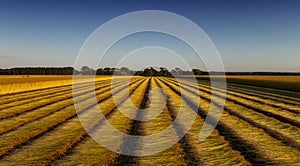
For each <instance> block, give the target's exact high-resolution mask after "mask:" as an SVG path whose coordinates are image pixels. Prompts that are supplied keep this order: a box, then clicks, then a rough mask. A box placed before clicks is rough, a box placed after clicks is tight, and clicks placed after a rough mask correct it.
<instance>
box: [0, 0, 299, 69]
mask: <svg viewBox="0 0 300 166" xmlns="http://www.w3.org/2000/svg"><path fill="white" fill-rule="evenodd" d="M137 10H165V11H170V12H174V13H177V14H179V15H182V16H184V17H186V18H188V19H190V20H192V21H193V22H195V23H196V24H198V25H199V26H200V27H201V28H202V29H203V30H204V31H205V32H206V33H207V34H208V36H209V37H210V38H211V40H212V41H213V42H214V44H215V46H216V48H217V49H218V51H219V52H220V55H221V57H222V59H223V62H224V65H225V68H226V70H228V71H296V72H299V71H300V65H299V64H300V1H297V0H294V1H289V0H287V1H284V0H282V1H275V0H274V1H271V0H251V1H250V0H249V1H246V0H242V1H230V0H228V1H227V0H226V1H214V0H207V1H194V2H192V1H191V2H187V1H176V0H175V1H174V0H170V1H168V0H160V1H107V2H104V1H55V0H51V1H50V0H49V1H46V0H43V1H41V0H20V1H15V0H0V68H11V67H20V66H73V65H74V61H75V58H76V56H77V53H78V51H79V50H80V47H81V46H82V44H83V43H84V41H85V40H86V39H87V37H88V36H89V35H90V34H91V33H92V32H93V31H94V30H96V29H97V28H98V27H99V26H100V25H102V24H103V23H105V22H106V21H108V20H110V19H113V18H115V17H117V16H119V15H122V14H125V13H128V12H133V11H137ZM154 36H155V35H154ZM137 37H138V35H137ZM148 38H149V35H148V37H147V35H146V37H145V38H144V40H145V39H147V40H148ZM150 38H151V37H150ZM160 38H161V37H159V35H158V38H157V39H160ZM163 38H164V37H163ZM121 43H122V42H121ZM133 43H134V42H133ZM174 43H176V42H174ZM177 48H178V47H177ZM156 51H158V50H157V49H156ZM158 52H159V51H158ZM162 52H164V51H162ZM187 56H188V55H187ZM152 63H154V62H152ZM134 64H136V62H135V63H133V64H128V65H129V66H128V67H132V68H137V67H138V66H135V65H134ZM86 65H89V62H86ZM103 65H107V66H110V65H111V64H110V62H109V61H107V64H103ZM159 65H161V64H159ZM168 65H170V64H167V63H166V66H168ZM101 67H104V66H101ZM174 67H177V66H174ZM179 67H181V66H179ZM193 67H196V66H193Z"/></svg>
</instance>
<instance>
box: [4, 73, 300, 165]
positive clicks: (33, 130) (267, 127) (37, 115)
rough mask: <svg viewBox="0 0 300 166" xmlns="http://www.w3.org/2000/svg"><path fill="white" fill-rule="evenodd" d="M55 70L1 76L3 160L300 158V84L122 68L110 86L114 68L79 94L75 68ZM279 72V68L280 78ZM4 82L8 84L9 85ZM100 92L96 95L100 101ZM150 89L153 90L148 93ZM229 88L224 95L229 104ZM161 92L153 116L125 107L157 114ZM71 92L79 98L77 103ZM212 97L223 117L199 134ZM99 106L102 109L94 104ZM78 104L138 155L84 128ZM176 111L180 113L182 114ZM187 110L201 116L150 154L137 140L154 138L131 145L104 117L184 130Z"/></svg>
mask: <svg viewBox="0 0 300 166" xmlns="http://www.w3.org/2000/svg"><path fill="white" fill-rule="evenodd" d="M20 77H21V76H20ZM47 77H48V76H47ZM58 77H59V76H54V78H52V79H49V78H48V79H47V78H46V76H45V77H42V78H39V76H36V77H35V78H34V79H35V81H34V82H41V83H40V84H33V85H32V84H31V83H30V80H32V79H28V81H27V82H18V81H15V80H18V79H17V78H14V77H13V76H9V77H6V79H4V78H5V77H4V76H3V79H2V78H1V80H2V81H3V82H1V83H0V86H1V88H3V91H2V94H1V95H0V99H1V100H0V103H1V104H0V165H130V164H135V165H299V163H300V117H299V114H300V93H298V92H292V91H285V90H279V88H276V89H271V88H265V87H254V86H251V85H249V84H248V85H244V84H243V83H242V82H239V83H238V82H234V83H228V86H227V90H225V89H222V88H218V87H213V88H212V87H210V83H209V82H208V81H206V80H200V83H194V82H191V81H190V80H189V79H185V78H181V79H180V81H179V82H180V83H179V82H178V80H176V79H174V78H167V77H140V76H136V77H133V78H132V79H131V80H130V83H129V86H128V88H127V84H126V80H127V79H125V77H117V78H116V79H115V82H114V86H111V79H112V78H111V77H109V76H107V77H98V78H96V79H95V84H94V87H93V86H92V87H91V86H90V85H91V84H88V83H87V82H86V81H87V80H90V79H88V78H84V79H82V81H78V82H79V84H80V85H81V86H79V87H78V88H77V89H76V91H73V93H74V94H72V85H71V84H70V83H71V82H70V81H71V78H70V77H68V76H63V77H64V78H58ZM21 79H22V78H21ZM265 79H270V80H271V79H273V78H265ZM25 80H26V79H25ZM278 80H279V79H278V78H277V80H276V81H278ZM286 80H287V79H285V82H283V83H282V84H285V85H287V87H288V86H289V85H290V84H298V82H297V81H295V82H293V81H290V82H288V83H286ZM292 80H294V79H292ZM23 81H24V79H23ZM51 81H52V82H51ZM251 81H252V82H253V80H251ZM254 81H256V80H255V79H254ZM272 81H273V82H274V80H271V82H272ZM258 82H260V81H258ZM10 84H16V85H17V84H18V85H20V84H21V85H25V84H27V86H25V89H23V90H22V87H23V86H16V87H17V88H16V89H15V90H14V89H13V88H7V87H8V86H9V85H10ZM50 85H51V86H50ZM277 86H278V85H277ZM297 86H298V85H297ZM297 86H295V87H297ZM5 88H7V89H8V90H6V91H5V90H4V89H5ZM155 89H159V90H155ZM212 89H213V90H214V93H213V94H214V97H212ZM113 92H114V93H113ZM127 93H128V94H129V96H127ZM149 94H152V95H149ZM94 95H95V96H96V101H97V103H95V102H93V101H94V100H95V99H94V97H93V96H94ZM112 96H114V97H112ZM151 96H152V98H153V99H151V100H150V98H151ZM73 97H74V98H75V99H73ZM225 97H226V102H225V104H224V107H222V106H221V105H222V101H223V99H224V98H225ZM164 98H166V101H165V102H166V103H165V105H164V106H163V108H162V110H161V112H160V113H159V114H158V115H157V116H156V117H155V118H154V119H152V120H149V121H138V120H133V119H130V118H128V117H127V116H125V115H124V114H123V113H126V115H130V116H131V117H142V118H147V117H150V116H152V113H153V112H156V111H157V109H159V107H160V104H161V101H163V100H164ZM212 98H213V101H211V99H212ZM116 100H117V101H116ZM74 101H76V102H77V106H76V110H75V106H74ZM130 103H133V105H135V106H136V107H137V108H140V109H145V108H147V109H148V111H139V109H136V108H132V107H131V106H130ZM199 103H200V105H199ZM211 107H212V108H215V109H216V110H218V109H221V111H222V115H221V118H220V120H219V122H218V125H217V126H216V128H215V129H214V130H213V132H212V133H211V134H210V136H209V137H207V138H206V139H205V140H204V141H199V133H200V131H201V128H202V126H203V125H204V124H205V118H206V117H207V115H208V112H209V109H210V108H211ZM99 108H100V109H101V111H102V114H103V117H98V116H96V115H97V114H95V112H97V111H98V109H99ZM121 110H122V111H121ZM77 114H80V116H83V117H95V118H94V119H92V120H91V119H89V120H91V121H89V125H88V126H87V129H88V132H89V133H96V132H97V131H98V129H99V130H100V129H101V131H102V132H103V133H102V139H103V141H104V142H107V144H110V145H113V146H114V147H115V148H117V149H120V151H128V150H133V151H134V153H136V155H135V156H127V155H120V154H118V153H115V152H112V151H110V150H108V149H106V148H105V147H103V146H101V145H100V144H98V143H97V142H96V141H95V140H93V138H92V137H91V136H89V134H88V133H87V131H86V128H83V126H82V124H81V120H79V118H78V116H77ZM179 114H181V115H182V116H183V118H181V119H180V118H179V119H178V120H176V121H175V119H176V117H177V115H179ZM209 116H210V118H212V119H214V118H216V117H214V114H209ZM190 117H195V120H194V122H193V124H192V126H191V128H190V129H189V130H188V132H187V133H186V134H185V135H184V136H183V137H182V138H181V139H180V140H179V141H178V142H177V143H175V144H174V145H173V146H171V147H169V148H167V149H165V150H164V151H161V152H159V153H156V154H151V155H147V156H138V155H137V154H138V153H139V150H143V149H147V148H149V147H148V146H147V144H145V142H144V141H140V142H136V143H135V144H134V146H133V147H127V146H126V145H128V141H129V140H128V139H127V138H126V137H124V136H120V135H115V134H114V133H113V132H112V131H110V130H109V125H108V123H104V120H106V121H107V122H109V124H110V125H112V126H113V127H115V128H116V129H118V130H119V131H121V132H123V133H127V134H130V135H143V136H146V135H152V134H157V133H159V132H161V131H163V130H164V129H166V128H168V127H169V126H170V125H171V124H172V122H174V123H175V124H173V125H171V127H170V132H171V133H172V134H174V135H175V137H179V136H180V135H181V134H182V132H183V131H184V130H185V127H186V126H185V120H186V119H189V118H190ZM163 141H165V139H164V138H161V139H158V140H156V142H155V144H156V145H160V144H163Z"/></svg>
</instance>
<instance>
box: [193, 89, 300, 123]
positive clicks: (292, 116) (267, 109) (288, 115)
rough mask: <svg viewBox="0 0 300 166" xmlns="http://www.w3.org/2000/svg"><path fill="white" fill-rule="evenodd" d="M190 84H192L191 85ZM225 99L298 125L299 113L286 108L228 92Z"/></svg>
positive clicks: (223, 94) (204, 90) (217, 93)
mask: <svg viewBox="0 0 300 166" xmlns="http://www.w3.org/2000/svg"><path fill="white" fill-rule="evenodd" d="M191 86H192V85H191ZM194 87H196V88H199V89H200V90H201V91H203V92H206V93H211V92H210V88H205V87H202V86H198V85H194ZM214 96H216V97H219V98H224V97H225V93H219V92H214ZM226 100H227V101H231V102H234V103H236V104H238V105H241V106H243V107H246V108H248V109H251V110H254V111H256V112H259V113H262V114H264V115H266V116H270V117H273V118H276V119H278V120H280V121H282V122H285V123H290V124H292V125H295V126H297V127H300V120H299V118H298V115H299V114H296V113H293V112H290V111H287V110H282V109H278V108H274V107H271V106H269V105H265V104H261V103H257V102H255V101H252V100H247V99H243V98H239V97H236V96H233V95H230V94H227V95H226Z"/></svg>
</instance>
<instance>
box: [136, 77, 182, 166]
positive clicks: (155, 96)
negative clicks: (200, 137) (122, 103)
mask: <svg viewBox="0 0 300 166" xmlns="http://www.w3.org/2000/svg"><path fill="white" fill-rule="evenodd" d="M159 88H160V87H159V86H158V84H157V82H156V80H155V79H152V80H151V91H150V102H151V103H150V105H149V106H148V110H145V111H143V113H144V114H143V119H147V120H148V119H151V118H153V117H154V118H153V119H151V120H149V121H145V122H141V123H140V127H139V128H138V129H137V130H139V131H137V132H138V133H139V134H141V135H144V136H147V135H153V134H158V133H159V132H162V131H163V130H164V129H166V128H167V127H168V126H169V125H171V124H172V118H171V117H170V115H169V113H168V110H167V108H166V106H165V104H164V102H163V101H165V96H164V95H163V94H162V91H161V90H160V89H159ZM151 96H152V97H151ZM155 115H157V116H155ZM169 137H171V138H169ZM175 137H177V134H176V131H175V129H174V128H171V129H170V132H169V133H168V135H167V136H161V137H158V138H157V139H155V144H150V145H149V144H147V143H145V142H144V141H140V142H139V145H140V149H141V150H144V151H146V150H147V151H150V152H151V151H152V148H153V146H155V147H157V146H159V147H164V146H163V145H164V143H166V144H168V142H169V141H170V139H175ZM137 153H138V152H137ZM136 160H137V163H138V164H140V165H164V164H168V165H186V163H187V162H186V161H185V157H184V150H183V149H182V148H181V145H180V143H176V144H174V145H173V146H171V147H169V148H167V149H165V150H163V151H161V152H159V153H156V154H151V155H147V156H143V157H137V158H136Z"/></svg>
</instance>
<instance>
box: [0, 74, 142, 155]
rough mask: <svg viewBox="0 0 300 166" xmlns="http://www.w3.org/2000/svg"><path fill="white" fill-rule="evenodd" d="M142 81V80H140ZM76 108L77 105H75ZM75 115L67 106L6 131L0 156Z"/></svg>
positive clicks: (89, 101) (83, 106) (82, 104)
mask: <svg viewBox="0 0 300 166" xmlns="http://www.w3.org/2000/svg"><path fill="white" fill-rule="evenodd" d="M141 81H143V80H141ZM141 81H139V82H136V83H134V85H136V86H137V85H139V83H140V82H141ZM110 96H111V92H110V91H107V92H105V93H102V94H101V95H98V96H97V101H98V102H101V101H103V100H106V99H107V98H109V97H110ZM94 101H95V100H94V99H93V98H91V99H90V98H89V99H86V100H84V101H82V102H80V103H78V104H79V106H80V107H79V108H80V110H87V109H89V108H91V107H93V106H94V105H95V103H94ZM76 108H77V107H76ZM74 117H76V111H75V108H74V106H70V107H67V108H65V109H63V110H61V111H59V112H55V113H53V114H51V115H49V116H46V117H45V118H42V119H40V120H37V121H34V122H32V123H28V124H26V125H24V126H21V127H20V128H18V130H14V131H12V132H8V133H6V134H3V135H1V136H0V138H1V139H0V156H3V155H5V154H6V153H8V152H9V151H11V150H13V149H14V148H15V147H17V146H20V145H21V144H24V143H25V142H28V141H30V140H32V139H34V138H37V137H39V136H41V135H43V134H46V133H47V132H49V131H51V130H53V129H54V128H55V127H56V126H59V125H61V124H63V123H64V122H66V121H67V120H69V119H72V118H74Z"/></svg>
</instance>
